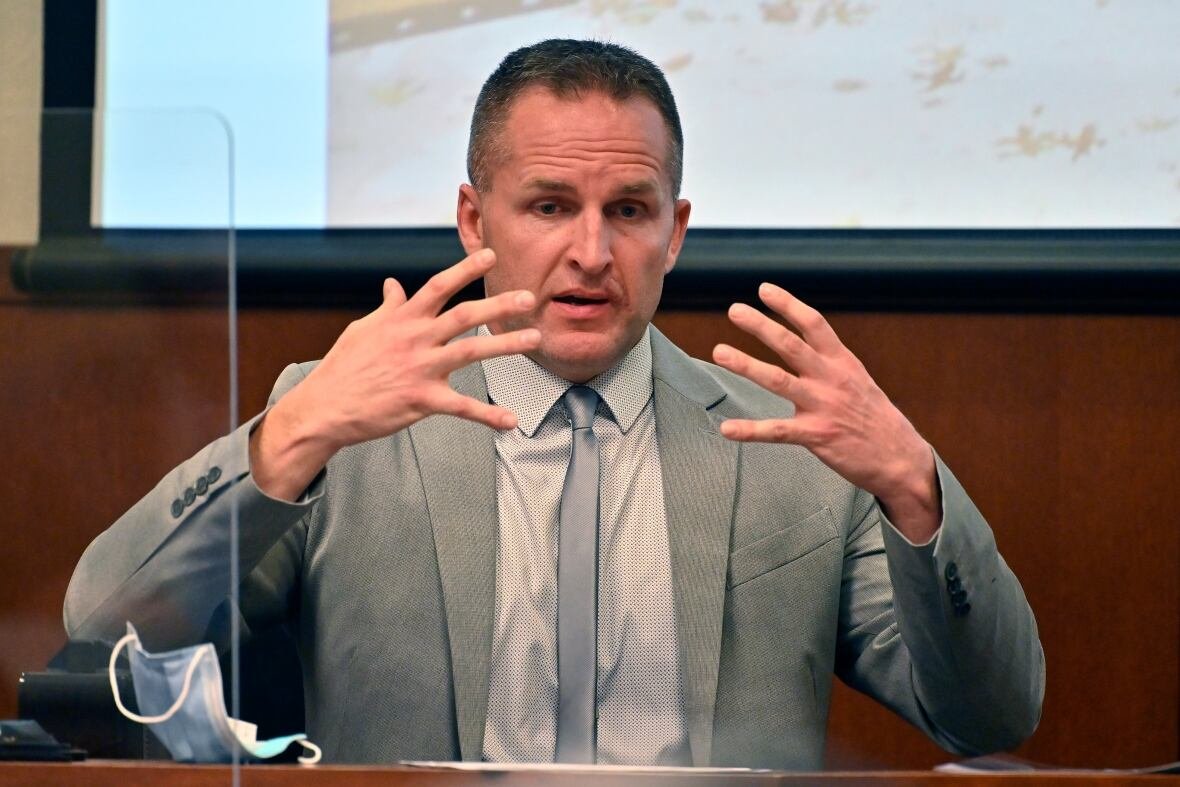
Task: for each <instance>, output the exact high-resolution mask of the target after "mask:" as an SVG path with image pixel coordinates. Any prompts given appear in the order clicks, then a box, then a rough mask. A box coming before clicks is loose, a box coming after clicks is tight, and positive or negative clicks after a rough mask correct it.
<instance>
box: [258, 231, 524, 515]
mask: <svg viewBox="0 0 1180 787" xmlns="http://www.w3.org/2000/svg"><path fill="white" fill-rule="evenodd" d="M495 264H496V255H495V253H494V252H492V251H491V250H490V249H482V250H480V251H477V252H475V253H474V254H472V255H470V256H468V257H467V258H466V259H465V260H463V261H462V262H460V263H459V264H457V265H455V266H453V267H450V268H448V269H446V270H444V271H442V272H440V273H438V274H436V275H435V276H433V277H432V278H431V279H430V281H428V282H426V284H424V285H423V286H422V289H420V290H418V292H417V293H415V294H414V297H412V298H409V299H408V300H407V298H406V294H405V292H404V291H403V290H402V287H401V285H400V284H398V283H397V281H396V280H394V279H386V280H385V286H384V293H383V294H384V301H383V303H382V304H381V306H379V307H378V308H377V309H376V310H375V311H373V312H372V313H370V314H367V315H365V316H364V317H362V318H361V319H359V320H357V321H355V322H353V323H352V324H350V325H349V326H348V327H347V328H346V329H345V330H344V333H342V334H341V335H340V338H338V339H337V340H336V343H335V344H334V345H333V346H332V349H331V350H329V351H328V354H327V355H326V356H324V359H323V360H322V361H321V362H320V363H319V365H317V366H316V367H315V369H313V370H312V371H311V373H310V374H308V376H307V379H305V380H303V381H302V382H300V383H299V384H298V385H297V386H295V387H294V388H292V389H291V390H290V391H289V392H288V393H287V394H286V395H285V396H284V397H283V398H282V399H280V400H279V401H278V402H277V403H276V404H275V405H274V407H272V408H271V409H270V412H268V413H267V414H266V417H265V418H263V420H262V422H261V423H260V424H259V426H258V427H257V428H256V429H255V430H254V433H253V434H252V435H251V436H250V472H251V475H253V477H254V482H255V483H256V484H257V485H258V487H259V488H260V489H261V490H262V491H263V492H265V493H266V494H268V495H270V496H272V497H276V498H279V499H283V500H295V499H296V498H297V497H298V496H299V495H300V494H302V493H303V491H304V490H305V489H306V488H307V487H308V485H309V484H310V483H311V481H312V479H314V478H315V476H316V474H317V473H319V472H320V470H322V469H323V468H324V466H325V465H326V464H327V463H328V460H329V459H331V458H332V456H333V455H334V454H335V453H336V452H337V451H339V450H340V449H341V448H343V447H345V446H348V445H354V444H356V443H361V442H364V441H366V440H372V439H375V438H378V437H385V436H387V435H390V434H393V433H394V432H398V431H400V430H402V429H405V428H406V427H407V426H409V425H410V424H413V423H415V422H416V421H420V420H422V419H423V418H425V417H427V416H428V415H434V414H438V413H443V414H448V415H455V416H459V417H460V418H467V419H469V420H472V421H477V422H479V423H484V424H487V425H488V426H490V427H492V428H494V429H511V428H513V427H514V426H516V415H515V414H514V413H513V412H511V411H510V410H507V409H505V408H503V407H497V406H495V405H491V404H488V403H486V402H481V401H479V400H477V399H473V398H471V397H469V396H463V395H461V394H459V393H457V392H455V391H454V390H453V389H452V388H451V387H450V385H449V384H448V382H447V378H448V376H449V375H450V374H451V372H453V371H455V370H456V369H459V368H460V367H463V366H466V365H468V364H470V363H473V362H475V361H479V360H482V359H484V358H492V357H495V356H498V355H509V354H512V353H523V352H529V351H530V350H534V349H536V348H537V346H538V345H539V344H540V341H541V334H540V332H539V331H538V330H536V329H535V328H528V329H525V330H520V331H512V332H510V333H504V334H499V335H494V336H469V337H466V338H463V339H460V340H459V341H455V342H451V340H452V339H454V338H455V337H456V336H458V335H459V334H461V333H463V332H465V331H468V330H470V329H472V328H474V327H476V326H478V325H480V324H482V323H487V322H495V321H498V320H503V319H504V318H506V317H511V316H515V315H518V314H523V313H526V312H528V311H529V310H531V309H532V308H533V304H534V302H535V298H534V296H533V294H532V293H531V292H528V291H527V290H515V291H512V292H505V293H501V294H499V295H496V296H494V297H491V298H484V299H481V300H475V301H466V302H464V303H460V304H458V305H457V306H454V307H453V308H451V309H448V310H447V311H445V312H442V308H443V306H445V305H446V303H447V301H448V300H450V299H451V298H452V297H453V296H454V295H455V294H456V293H458V292H459V291H460V290H462V289H463V288H464V287H466V286H467V285H468V284H470V283H472V282H474V281H476V280H477V279H479V278H480V277H482V276H483V275H484V274H485V273H486V272H487V271H488V270H489V269H490V268H491V267H492V266H493V265H495ZM440 312H442V313H441V314H440ZM448 342H450V343H449V344H448Z"/></svg>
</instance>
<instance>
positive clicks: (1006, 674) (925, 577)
mask: <svg viewBox="0 0 1180 787" xmlns="http://www.w3.org/2000/svg"><path fill="white" fill-rule="evenodd" d="M935 459H936V465H937V471H938V479H939V483H940V486H941V489H942V500H943V522H942V527H941V529H940V530H939V533H938V535H937V536H936V538H935V539H934V540H933V541H932V542H931V543H929V544H927V545H924V546H914V545H912V544H910V543H909V542H908V541H906V539H905V538H904V537H903V536H902V535H901V534H900V533H898V532H897V530H895V529H894V528H893V526H892V525H891V524H890V523H889V522H888V520H887V519H886V518H885V517H884V516H883V514H882V512H881V510H880V507H879V506H878V505H877V504H876V502H875V501H872V500H871V498H868V500H869V501H870V502H869V503H868V505H867V507H866V513H865V515H864V518H863V519H862V520H861V521H860V523H859V524H858V526H857V527H855V528H853V530H852V531H851V533H850V535H849V538H848V541H847V547H846V555H845V571H844V580H843V584H844V592H843V598H842V601H841V611H840V618H841V619H840V643H839V649H838V657H837V665H836V667H837V673H838V674H839V675H840V677H841V678H842V679H843V680H844V681H845V682H847V683H848V684H850V685H852V686H853V687H854V688H857V689H860V690H861V691H864V692H865V693H867V694H869V695H870V696H873V697H875V698H876V699H878V700H879V701H881V702H882V703H884V704H885V705H887V706H888V707H890V708H892V709H893V710H894V711H896V712H897V713H899V714H901V715H902V716H903V717H905V718H906V719H908V720H909V721H910V722H912V723H913V724H915V725H916V726H918V727H919V728H920V729H922V730H923V731H925V732H926V733H927V734H928V735H929V736H930V737H931V738H933V739H934V740H935V742H937V743H938V744H939V745H940V746H942V747H943V748H945V749H948V750H950V751H954V752H958V753H962V754H982V753H987V752H993V751H1001V750H1006V749H1011V748H1014V747H1015V746H1017V745H1019V744H1020V743H1021V742H1022V741H1023V740H1025V739H1026V738H1027V737H1028V736H1030V735H1031V734H1032V733H1033V731H1034V730H1035V729H1036V726H1037V723H1038V721H1039V720H1040V713H1041V702H1042V699H1043V695H1044V685H1045V663H1044V654H1043V652H1042V650H1041V644H1040V639H1039V637H1038V635H1037V626H1036V621H1035V619H1034V618H1033V614H1032V610H1031V609H1030V608H1029V605H1028V602H1027V600H1026V599H1025V596H1024V591H1023V590H1022V588H1021V587H1020V583H1019V582H1018V581H1017V579H1016V577H1015V576H1014V575H1013V573H1012V571H1011V570H1010V569H1009V568H1008V566H1007V564H1006V563H1005V562H1004V559H1003V558H1002V557H1001V556H1000V554H999V552H998V550H997V549H996V543H995V539H994V537H993V536H992V532H991V529H990V528H989V527H988V525H987V523H986V522H985V521H984V519H983V516H982V515H981V514H980V513H979V511H978V510H977V509H976V508H975V505H974V504H973V503H972V502H971V500H970V498H969V497H968V496H967V494H966V492H965V491H964V490H963V488H962V486H961V485H960V484H959V482H958V480H957V479H956V478H955V477H954V475H953V474H952V473H951V472H950V470H949V469H948V468H947V467H946V465H945V464H944V463H943V462H942V460H941V458H938V457H937V456H936V457H935ZM866 498H867V496H866ZM882 557H884V560H882Z"/></svg>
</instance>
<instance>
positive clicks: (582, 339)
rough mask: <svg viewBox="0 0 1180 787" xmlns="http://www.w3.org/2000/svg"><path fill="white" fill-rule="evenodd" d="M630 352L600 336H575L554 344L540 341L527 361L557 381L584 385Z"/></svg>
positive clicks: (565, 337) (598, 334) (563, 338)
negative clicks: (564, 380)
mask: <svg viewBox="0 0 1180 787" xmlns="http://www.w3.org/2000/svg"><path fill="white" fill-rule="evenodd" d="M629 349H631V348H630V347H620V344H619V342H618V340H617V339H616V340H611V339H609V338H608V337H606V336H604V335H603V334H601V333H576V334H573V335H569V336H562V337H560V338H559V339H557V340H556V341H553V340H551V341H545V340H544V339H542V341H541V346H540V348H538V349H537V351H536V352H533V353H529V357H530V358H532V359H533V360H534V361H536V362H537V363H538V364H540V365H541V366H543V367H544V368H546V369H548V370H549V371H550V372H552V373H553V374H556V375H557V376H558V377H562V378H564V379H566V380H569V381H570V382H572V383H584V382H586V381H587V380H589V379H590V378H592V377H595V376H597V375H599V374H602V373H603V372H605V371H606V370H607V369H609V368H611V367H612V366H614V365H615V364H616V363H618V362H619V359H620V358H622V357H623V356H624V355H626V353H627V350H629Z"/></svg>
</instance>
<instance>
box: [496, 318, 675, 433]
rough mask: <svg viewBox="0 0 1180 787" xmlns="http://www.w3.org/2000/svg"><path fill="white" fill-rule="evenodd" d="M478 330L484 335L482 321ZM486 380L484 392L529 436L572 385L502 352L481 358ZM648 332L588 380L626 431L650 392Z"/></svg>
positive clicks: (537, 365) (519, 356)
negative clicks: (495, 355)
mask: <svg viewBox="0 0 1180 787" xmlns="http://www.w3.org/2000/svg"><path fill="white" fill-rule="evenodd" d="M479 335H480V336H488V335H490V331H488V328H487V326H486V325H481V326H479ZM480 364H481V365H482V366H483V373H484V378H485V379H486V380H487V383H488V397H489V398H490V399H491V400H492V401H493V402H495V403H496V404H498V405H501V406H503V407H507V408H508V409H509V410H511V411H512V412H514V413H516V417H517V424H518V426H517V428H519V429H520V431H521V432H522V433H524V435H525V436H526V437H532V436H533V435H534V434H536V432H537V429H538V428H540V426H541V422H542V421H544V420H545V416H546V415H548V414H549V411H550V410H552V409H553V405H554V403H555V402H557V400H558V399H560V398H561V396H562V394H564V393H565V392H566V389H568V388H569V387H570V385H571V383H570V382H569V381H568V380H565V379H562V378H561V377H558V376H557V375H555V374H553V372H551V371H549V370H548V369H546V368H545V367H543V366H541V365H540V364H538V363H537V362H536V361H534V360H532V359H531V358H528V357H527V356H524V355H501V356H498V357H496V358H488V359H486V360H483V361H481V362H480ZM651 374H652V373H651V335H650V332H649V330H645V331H644V332H643V335H642V336H640V337H639V341H638V342H637V343H636V344H635V346H634V347H632V348H631V349H630V350H628V351H627V354H626V355H624V356H623V358H622V359H621V360H620V361H619V362H618V363H617V364H615V365H614V366H612V367H611V368H609V369H607V370H606V371H605V372H603V373H602V374H600V375H598V376H597V377H594V378H592V379H591V380H589V381H588V382H587V383H586V385H588V386H589V387H591V388H593V389H594V390H595V391H597V392H598V395H599V396H601V397H602V399H603V401H604V402H605V403H606V406H607V408H608V409H609V410H610V412H611V414H612V415H613V416H614V419H615V422H616V423H618V425H619V428H620V429H622V431H623V432H624V433H625V432H627V431H628V430H629V429H630V428H631V427H632V425H634V423H635V420H636V419H637V418H639V414H640V413H641V412H643V408H644V407H645V406H646V405H647V402H648V400H649V399H651V395H652V376H651Z"/></svg>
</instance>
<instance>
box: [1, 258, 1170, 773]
mask: <svg viewBox="0 0 1180 787" xmlns="http://www.w3.org/2000/svg"><path fill="white" fill-rule="evenodd" d="M0 275H2V276H3V278H2V280H0V282H2V283H0V413H3V417H2V418H0V445H3V447H4V450H3V451H2V452H0V505H2V511H3V513H2V514H0V516H2V517H3V518H2V519H0V532H2V534H3V541H2V542H0V543H2V544H3V549H0V718H7V717H12V716H14V715H15V712H16V701H15V695H16V679H17V675H18V674H19V673H20V671H22V670H28V669H35V668H39V667H41V666H43V665H44V663H45V661H46V659H47V658H48V657H49V656H50V655H51V654H52V653H53V652H54V651H55V650H56V649H57V648H58V647H59V646H60V645H61V643H62V640H63V634H62V628H61V622H60V614H61V612H60V610H61V601H62V596H63V594H64V592H65V588H66V583H67V582H68V580H69V576H70V573H71V570H72V568H73V565H74V562H75V561H76V560H77V557H78V555H79V554H80V553H81V551H82V550H83V549H84V548H85V546H86V544H87V543H88V542H89V541H90V540H91V539H92V538H93V537H94V536H95V535H96V534H97V533H98V532H100V531H101V530H102V529H103V528H104V527H105V526H106V525H107V524H108V523H109V522H110V521H112V520H113V519H114V518H115V517H117V516H118V515H119V514H120V513H121V512H122V511H123V510H124V509H126V508H127V507H128V506H129V505H131V503H133V502H134V501H135V500H136V499H137V498H138V497H139V496H140V495H142V494H143V493H145V492H146V491H147V490H148V489H149V488H150V487H151V486H152V484H154V483H155V481H156V480H157V478H158V477H159V476H161V475H162V474H163V473H164V472H166V471H167V470H168V469H169V468H170V467H172V466H173V465H174V464H176V463H177V462H178V461H179V460H181V459H183V458H185V457H187V456H188V455H190V454H191V453H192V452H194V451H196V450H197V449H198V448H199V447H200V446H202V445H203V444H204V443H205V442H207V441H208V440H210V439H212V438H214V437H216V436H217V435H218V434H221V433H223V432H225V431H226V430H227V427H228V421H227V418H228V415H227V413H228V406H227V404H226V401H227V391H228V389H227V387H226V382H225V370H226V351H225V346H226V323H225V318H224V314H223V313H222V312H220V311H218V310H216V309H211V308H203V307H170V308H165V307H134V306H118V307H115V306H94V305H82V304H70V303H65V302H59V303H46V302H31V301H29V300H28V299H27V298H26V297H25V296H23V295H22V294H20V293H14V292H12V289H11V286H10V285H9V284H8V273H7V265H6V260H5V259H3V257H2V256H0ZM374 302H376V294H375V295H374ZM355 316H357V312H355V311H349V310H276V309H250V310H247V311H245V312H243V313H242V315H241V323H240V330H241V344H240V347H241V369H242V374H241V407H242V415H243V416H246V415H248V414H250V413H252V412H254V411H256V410H257V409H258V408H259V407H260V406H261V405H262V403H263V402H264V401H265V398H266V394H267V392H268V390H269V388H270V384H271V382H272V380H273V379H274V377H275V376H276V375H277V373H278V372H279V371H280V370H281V369H282V367H283V366H284V365H285V364H286V363H287V362H288V361H290V360H297V359H308V358H313V357H318V356H320V355H322V354H323V353H324V352H325V351H326V349H327V348H328V347H329V346H330V345H331V342H332V340H333V339H334V337H335V336H336V334H337V333H338V332H339V331H340V330H341V329H342V328H343V327H344V325H346V324H347V322H348V321H349V320H351V319H353V318H354V317H355ZM829 316H830V318H831V321H832V323H833V324H834V325H835V327H836V329H837V331H838V332H839V333H840V334H841V336H842V337H843V339H844V340H845V342H846V343H847V344H848V345H849V346H850V347H852V348H853V349H854V351H856V352H857V353H858V354H859V355H860V357H861V359H862V360H863V361H864V362H865V364H866V365H867V366H868V368H869V369H870V370H871V371H872V372H873V373H874V375H875V376H876V378H877V380H878V382H880V384H881V385H882V387H883V388H884V389H885V390H886V392H888V393H889V394H890V395H891V396H892V397H893V398H894V400H895V401H896V402H897V403H898V404H899V405H900V406H901V408H902V409H903V411H904V412H906V413H907V414H908V415H909V416H910V418H911V419H912V420H913V421H914V423H915V424H916V425H917V426H918V428H919V429H920V430H921V431H922V432H923V433H924V434H925V435H926V436H927V437H928V438H929V439H930V440H931V442H933V443H934V445H935V446H936V447H937V448H938V449H939V451H940V452H941V453H942V455H943V456H944V457H945V458H946V460H947V462H948V463H949V464H950V466H951V467H952V468H953V469H954V470H955V472H956V473H957V474H958V476H959V477H960V478H961V479H962V480H963V482H964V484H965V485H966V487H967V488H968V489H969V490H970V491H971V492H972V493H973V495H974V497H975V500H976V502H977V503H978V505H979V507H980V508H981V509H982V510H983V512H984V513H985V514H986V515H987V516H988V517H989V519H990V520H991V522H992V524H993V526H994V529H995V531H996V536H997V539H998V541H999V543H1000V546H1001V549H1002V551H1003V553H1004V555H1005V557H1006V558H1007V560H1008V562H1009V563H1010V564H1011V565H1012V567H1013V568H1014V569H1015V571H1016V573H1017V575H1018V576H1019V577H1020V578H1021V580H1022V582H1023V583H1024V586H1025V588H1026V591H1027V593H1028V595H1029V598H1030V600H1031V602H1032V605H1033V608H1034V610H1035V611H1036V613H1037V616H1038V620H1039V623H1040V627H1041V633H1042V638H1043V642H1044V646H1045V650H1046V654H1047V661H1048V675H1049V684H1048V691H1047V695H1046V700H1045V712H1044V718H1043V720H1042V723H1041V728H1040V730H1039V731H1038V732H1037V734H1036V735H1035V736H1034V738H1033V739H1032V741H1031V742H1029V743H1028V744H1027V745H1026V746H1025V747H1024V748H1023V749H1022V750H1021V753H1022V754H1024V755H1025V756H1029V757H1033V758H1036V759H1041V760H1047V761H1053V762H1060V763H1069V764H1073V765H1084V766H1130V765H1140V764H1146V763H1153V762H1161V761H1167V760H1174V759H1177V758H1180V752H1178V733H1180V728H1178V717H1180V702H1178V698H1180V685H1178V672H1180V587H1178V573H1180V572H1178V566H1180V536H1178V535H1177V533H1178V532H1180V528H1177V525H1176V520H1175V518H1174V517H1175V516H1176V514H1175V512H1174V509H1175V507H1176V506H1175V503H1174V497H1173V495H1174V493H1175V490H1176V489H1177V487H1178V486H1180V450H1178V449H1177V446H1178V445H1180V318H1174V317H1167V318H1163V317H1097V316H1029V315H986V316H981V315H917V314H852V313H843V314H832V315H829ZM657 322H658V324H659V325H660V327H661V328H662V329H663V330H664V331H665V332H666V333H668V334H669V335H670V336H672V337H673V338H674V339H676V340H677V341H679V342H680V343H681V344H682V345H683V346H684V347H685V348H686V349H687V350H689V351H690V352H691V353H693V354H695V355H701V356H707V355H708V353H709V350H710V348H711V347H712V345H713V344H714V343H715V342H716V341H718V340H722V339H724V340H725V341H729V342H731V343H734V344H736V345H738V346H742V347H747V348H751V349H754V348H753V345H752V344H751V343H750V342H749V341H746V339H745V337H744V336H742V335H740V334H739V333H738V332H736V331H735V330H734V329H732V328H730V327H729V326H728V324H727V323H726V321H725V320H724V318H723V316H722V315H719V314H688V313H669V314H663V315H661V316H660V317H659V318H658V320H657ZM790 646H791V643H789V642H784V643H783V647H790ZM830 738H831V744H830V747H829V758H828V759H829V764H830V765H832V766H834V767H835V766H840V767H902V766H905V767H926V766H929V765H931V764H933V763H936V762H939V761H943V760H945V759H947V755H945V754H943V753H942V752H940V751H939V750H938V749H937V748H936V747H934V746H933V745H932V744H930V743H928V742H927V741H926V740H925V739H924V738H923V737H922V736H921V735H920V734H919V733H917V732H916V731H914V730H913V729H911V728H909V727H907V726H906V725H905V724H904V723H902V722H899V721H897V720H896V719H894V718H893V717H891V716H890V715H889V714H888V712H886V711H884V710H882V709H880V708H878V707H876V706H875V705H873V704H872V703H871V702H869V701H867V700H865V699H863V698H861V697H859V696H858V695H855V694H854V693H852V692H850V691H847V690H840V691H838V692H837V694H836V699H835V704H834V707H833V714H832V721H831V734H830Z"/></svg>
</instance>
